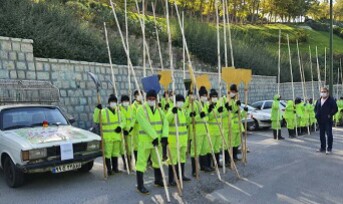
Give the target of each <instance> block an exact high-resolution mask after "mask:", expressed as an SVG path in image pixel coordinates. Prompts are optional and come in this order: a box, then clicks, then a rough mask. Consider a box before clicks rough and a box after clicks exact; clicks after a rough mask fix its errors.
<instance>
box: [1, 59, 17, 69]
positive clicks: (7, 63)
mask: <svg viewBox="0 0 343 204" xmlns="http://www.w3.org/2000/svg"><path fill="white" fill-rule="evenodd" d="M2 66H3V68H4V69H8V70H13V69H15V65H14V62H13V61H9V60H3V61H2Z"/></svg>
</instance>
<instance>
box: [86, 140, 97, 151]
mask: <svg viewBox="0 0 343 204" xmlns="http://www.w3.org/2000/svg"><path fill="white" fill-rule="evenodd" d="M99 149H100V141H92V142H88V143H87V151H94V150H99Z"/></svg>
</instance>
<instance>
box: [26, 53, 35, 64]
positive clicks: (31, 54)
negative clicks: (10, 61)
mask: <svg viewBox="0 0 343 204" xmlns="http://www.w3.org/2000/svg"><path fill="white" fill-rule="evenodd" d="M25 56H26V61H29V62H32V61H33V53H32V52H31V53H26V54H25Z"/></svg>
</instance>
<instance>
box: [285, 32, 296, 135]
mask: <svg viewBox="0 0 343 204" xmlns="http://www.w3.org/2000/svg"><path fill="white" fill-rule="evenodd" d="M287 44H288V56H289V70H290V73H291V82H292V96H293V102H294V101H295V93H294V79H293V66H292V54H291V46H290V44H289V36H288V34H287ZM295 135H296V136H298V125H297V117H295Z"/></svg>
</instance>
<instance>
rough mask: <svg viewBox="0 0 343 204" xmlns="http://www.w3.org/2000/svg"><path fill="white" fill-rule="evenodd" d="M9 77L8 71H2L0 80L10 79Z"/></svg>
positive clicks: (0, 71)
mask: <svg viewBox="0 0 343 204" xmlns="http://www.w3.org/2000/svg"><path fill="white" fill-rule="evenodd" d="M8 77H9V72H8V71H7V70H4V69H2V70H0V79H8Z"/></svg>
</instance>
